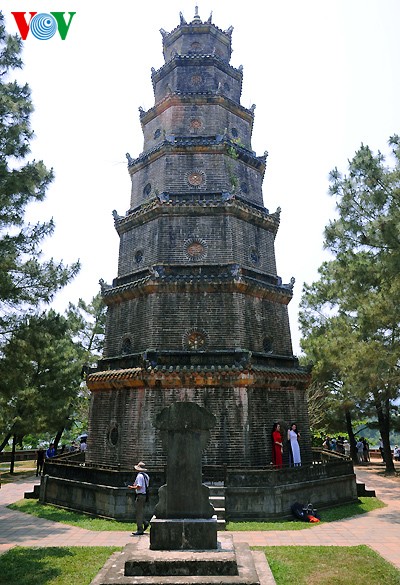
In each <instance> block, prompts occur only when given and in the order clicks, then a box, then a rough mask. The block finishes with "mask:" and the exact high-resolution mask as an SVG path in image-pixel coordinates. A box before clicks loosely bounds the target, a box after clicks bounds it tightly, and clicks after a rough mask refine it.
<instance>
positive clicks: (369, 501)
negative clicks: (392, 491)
mask: <svg viewBox="0 0 400 585" xmlns="http://www.w3.org/2000/svg"><path fill="white" fill-rule="evenodd" d="M385 506H386V504H384V503H383V502H382V501H381V500H378V498H359V499H358V502H354V503H351V504H343V505H342V506H335V507H334V508H329V509H326V510H321V522H336V521H337V520H343V519H345V518H351V517H352V516H358V515H359V514H366V513H368V512H371V511H372V510H376V509H377V508H384V507H385ZM313 526H318V524H313V523H311V522H301V521H299V520H276V521H265V522H262V521H258V522H228V523H227V530H231V531H245V530H246V531H247V530H304V529H307V528H312V527H313Z"/></svg>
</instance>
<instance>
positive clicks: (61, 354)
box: [0, 310, 82, 445]
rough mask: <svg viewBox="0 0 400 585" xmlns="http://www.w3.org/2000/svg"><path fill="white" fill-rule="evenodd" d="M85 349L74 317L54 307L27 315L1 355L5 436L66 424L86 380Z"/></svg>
mask: <svg viewBox="0 0 400 585" xmlns="http://www.w3.org/2000/svg"><path fill="white" fill-rule="evenodd" d="M81 364H82V352H81V350H80V348H79V346H78V345H76V344H75V343H74V342H73V340H72V336H71V333H70V328H69V323H68V320H67V319H66V318H65V317H63V316H61V315H58V314H57V313H55V312H54V311H52V310H50V311H49V312H48V313H43V314H41V315H34V316H29V317H25V319H24V320H22V321H20V323H19V325H18V327H17V328H16V329H15V330H14V331H13V333H12V335H11V338H10V340H9V342H8V343H7V344H6V346H5V347H4V350H3V358H2V359H1V360H0V413H1V414H0V424H1V429H2V431H3V433H4V434H5V439H4V440H3V445H4V444H5V442H6V441H8V439H9V438H10V437H13V439H14V440H13V443H15V442H20V441H22V438H23V437H24V435H25V434H27V433H41V432H44V431H49V432H51V433H56V432H57V431H58V430H59V429H60V428H62V429H64V428H65V426H66V425H67V424H68V421H69V420H70V415H71V412H73V409H74V403H75V401H76V399H77V395H78V393H79V387H80V383H81V375H80V374H81Z"/></svg>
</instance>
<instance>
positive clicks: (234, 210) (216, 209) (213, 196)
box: [114, 191, 281, 236]
mask: <svg viewBox="0 0 400 585" xmlns="http://www.w3.org/2000/svg"><path fill="white" fill-rule="evenodd" d="M280 212H281V210H280V208H278V209H277V210H276V211H275V212H274V213H271V214H270V213H269V212H268V209H265V208H262V207H260V206H259V205H256V204H254V203H251V202H250V201H247V200H245V199H244V198H243V197H240V196H238V195H233V194H232V193H204V192H198V191H197V192H196V193H188V194H184V193H181V194H178V193H160V194H159V195H158V196H157V197H155V198H154V199H151V200H149V201H147V202H145V203H142V204H141V205H139V206H138V207H137V208H135V209H133V210H131V211H129V212H128V213H127V215H125V216H119V215H118V214H114V225H115V229H116V230H117V232H118V234H119V235H121V234H123V233H125V232H127V231H129V230H131V229H132V228H133V227H135V226H136V225H143V223H146V222H148V221H151V220H153V219H154V218H155V217H157V216H159V215H165V214H173V215H180V214H181V215H186V214H195V215H200V214H201V215H215V214H218V213H219V214H229V215H234V216H235V217H239V218H241V219H243V220H245V221H251V222H252V223H256V224H257V225H260V226H262V227H263V228H264V229H267V230H269V231H271V232H272V233H273V234H274V236H275V235H276V233H277V231H278V228H279V223H280Z"/></svg>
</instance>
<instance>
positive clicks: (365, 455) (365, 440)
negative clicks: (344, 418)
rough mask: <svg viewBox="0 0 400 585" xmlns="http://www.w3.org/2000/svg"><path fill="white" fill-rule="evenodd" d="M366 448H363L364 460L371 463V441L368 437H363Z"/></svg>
mask: <svg viewBox="0 0 400 585" xmlns="http://www.w3.org/2000/svg"><path fill="white" fill-rule="evenodd" d="M362 442H363V445H364V448H363V460H364V463H369V461H370V457H369V443H368V441H367V439H363V440H362Z"/></svg>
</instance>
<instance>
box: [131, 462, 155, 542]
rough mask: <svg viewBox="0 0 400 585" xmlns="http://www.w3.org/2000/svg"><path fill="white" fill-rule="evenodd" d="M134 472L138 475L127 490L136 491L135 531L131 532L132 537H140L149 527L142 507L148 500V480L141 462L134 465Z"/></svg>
mask: <svg viewBox="0 0 400 585" xmlns="http://www.w3.org/2000/svg"><path fill="white" fill-rule="evenodd" d="M135 470H136V471H138V472H139V473H138V474H137V476H136V479H135V481H134V483H133V485H128V488H129V489H131V490H136V498H135V502H136V525H137V530H136V532H132V535H133V536H140V535H141V534H144V531H145V530H146V528H147V527H148V525H149V523H148V522H146V520H144V506H145V503H146V501H147V499H148V497H147V492H148V488H149V483H150V478H149V476H148V475H147V473H146V471H147V469H146V464H145V463H144V462H143V461H139V463H138V464H137V465H135Z"/></svg>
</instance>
